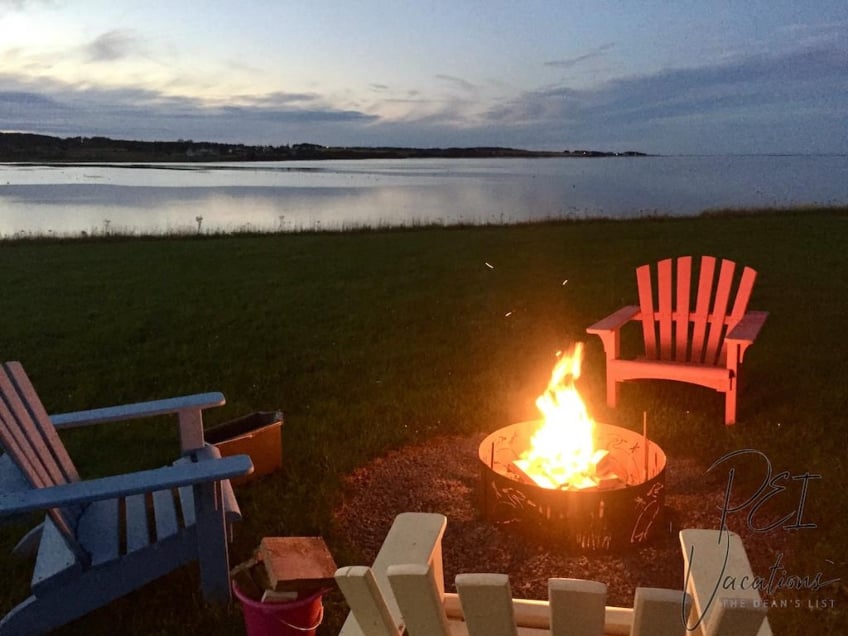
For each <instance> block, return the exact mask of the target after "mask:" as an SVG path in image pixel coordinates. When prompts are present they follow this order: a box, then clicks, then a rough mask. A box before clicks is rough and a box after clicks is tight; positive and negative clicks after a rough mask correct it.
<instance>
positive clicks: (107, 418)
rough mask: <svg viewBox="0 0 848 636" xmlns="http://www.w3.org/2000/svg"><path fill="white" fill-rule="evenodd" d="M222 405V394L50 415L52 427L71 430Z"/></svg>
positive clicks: (202, 394) (191, 396) (203, 394)
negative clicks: (78, 427)
mask: <svg viewBox="0 0 848 636" xmlns="http://www.w3.org/2000/svg"><path fill="white" fill-rule="evenodd" d="M224 404H226V400H225V399H224V396H223V394H221V393H198V394H195V395H186V396H183V397H177V398H168V399H164V400H151V401H149V402H135V403H134V404H122V405H120V406H107V407H105V408H100V409H91V410H89V411H75V412H73V413H59V414H57V415H51V416H50V421H51V422H53V426H55V427H56V428H71V427H74V426H89V425H91V424H102V423H104V422H119V421H121V420H131V419H136V418H142V417H153V416H154V415H169V414H171V413H179V412H180V411H184V410H187V409H191V410H195V409H201V410H203V409H208V408H212V407H215V406H223V405H224Z"/></svg>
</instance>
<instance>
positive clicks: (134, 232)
mask: <svg viewBox="0 0 848 636" xmlns="http://www.w3.org/2000/svg"><path fill="white" fill-rule="evenodd" d="M776 214H779V215H796V216H803V215H819V214H820V215H836V216H848V206H833V205H822V206H818V205H798V206H791V207H757V208H714V209H713V208H711V209H705V210H702V211H701V212H699V213H697V214H694V215H689V216H678V215H672V214H659V213H654V212H647V213H645V214H642V215H640V216H623V217H616V216H581V215H575V214H568V215H564V216H560V217H550V218H543V219H532V220H521V221H512V222H510V221H481V222H478V223H475V222H467V221H466V222H462V223H443V222H439V221H434V222H423V221H415V220H413V221H411V222H409V223H392V222H391V221H389V220H385V221H380V222H378V223H376V224H367V223H348V224H343V225H340V226H331V225H321V224H320V222H316V223H315V224H313V225H304V226H297V225H291V224H282V223H280V224H278V225H277V226H269V227H263V226H260V225H256V224H253V223H244V224H243V225H240V226H237V227H233V228H213V229H208V228H206V227H203V220H204V218H203V216H197V217H196V218H195V225H192V224H189V223H186V224H185V225H184V226H182V227H177V228H169V229H166V230H155V229H154V230H139V229H136V228H132V227H123V226H120V225H116V224H113V223H112V221H111V220H110V219H108V218H107V219H104V220H103V224H102V225H101V226H100V227H93V228H91V229H89V230H78V231H69V232H54V231H53V230H46V231H35V232H34V231H23V230H22V231H18V232H14V233H10V234H4V233H2V232H0V245H9V244H14V243H64V242H74V243H77V242H86V241H91V242H98V241H128V240H140V241H156V240H174V239H191V240H205V239H215V238H227V237H232V238H238V237H241V238H250V237H261V236H275V235H310V234H323V235H333V234H378V233H386V232H416V231H425V230H448V231H450V230H454V231H456V230H465V229H472V228H480V229H484V228H508V227H513V228H518V227H533V226H558V225H570V224H588V223H596V224H597V223H617V224H619V223H620V224H626V223H629V222H638V221H658V222H678V221H686V220H692V219H696V218H711V217H714V218H732V217H769V216H772V215H776Z"/></svg>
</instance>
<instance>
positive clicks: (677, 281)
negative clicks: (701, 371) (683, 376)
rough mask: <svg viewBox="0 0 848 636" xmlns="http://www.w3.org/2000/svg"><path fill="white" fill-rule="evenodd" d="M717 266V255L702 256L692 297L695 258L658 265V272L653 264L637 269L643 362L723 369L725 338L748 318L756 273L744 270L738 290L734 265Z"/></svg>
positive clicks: (679, 259) (722, 262) (725, 348)
mask: <svg viewBox="0 0 848 636" xmlns="http://www.w3.org/2000/svg"><path fill="white" fill-rule="evenodd" d="M717 264H718V259H716V258H715V257H714V256H702V257H701V263H700V268H699V273H698V283H697V288H696V289H695V290H694V291H695V296H694V298H693V297H692V292H693V288H692V283H693V281H692V276H693V268H692V257H691V256H681V257H679V258H677V259H671V258H667V259H664V260H661V261H658V262H657V263H656V272H654V271H652V267H653V265H642V266H640V267H638V268H636V282H637V285H638V289H639V308H640V312H641V314H640V315H641V322H642V336H643V339H644V342H645V358H647V359H648V360H663V361H671V360H674V361H677V362H692V363H696V364H708V365H716V364H724V361H725V360H726V357H727V347H726V345H725V342H724V339H725V336H726V335H727V332H728V331H729V330H730V329H732V328H733V327H734V326H735V325H736V324H737V323H738V322H739V321H740V320H742V318H743V316H744V315H745V312H746V311H747V308H748V300H749V299H750V298H751V292H752V291H753V288H754V281H755V280H756V278H757V272H756V271H755V270H753V269H751V268H750V267H745V268H744V270H743V271H742V275H741V277H740V278H739V283H738V286H736V287H734V285H735V282H734V280H735V278H736V277H735V273H736V263H734V262H733V261H731V260H728V259H722V260H721V266H720V267H719V268H717V267H716V266H717ZM717 270H718V276H716V271H717ZM655 287H656V289H655ZM731 301H732V304H731ZM693 302H694V305H695V306H694V308H693V307H692V303H693Z"/></svg>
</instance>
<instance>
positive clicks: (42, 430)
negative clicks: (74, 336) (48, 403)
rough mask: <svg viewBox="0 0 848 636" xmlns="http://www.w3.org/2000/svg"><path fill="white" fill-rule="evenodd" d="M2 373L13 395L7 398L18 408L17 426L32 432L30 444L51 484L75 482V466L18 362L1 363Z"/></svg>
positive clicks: (76, 475) (4, 390)
mask: <svg viewBox="0 0 848 636" xmlns="http://www.w3.org/2000/svg"><path fill="white" fill-rule="evenodd" d="M3 371H4V372H5V373H4V374H3V375H4V376H6V377H7V378H8V380H9V381H10V384H11V386H12V390H13V393H11V394H8V395H9V396H10V397H13V398H15V399H16V401H17V402H18V404H19V408H20V409H21V411H20V413H21V416H20V419H19V422H20V425H21V426H22V427H25V429H27V430H32V439H33V443H34V444H36V445H37V448H38V452H39V455H40V457H41V460H42V462H43V463H44V465H45V468H47V469H48V470H49V471H50V472H51V474H52V475H55V477H54V481H53V482H52V483H54V484H66V483H70V482H74V481H79V474H78V473H77V469H76V466H74V463H73V461H71V457H70V455H68V451H67V450H66V449H65V445H64V444H63V443H62V440H61V439H59V434H58V433H57V432H56V427H54V426H53V423H52V422H51V421H50V416H49V415H48V414H47V411H46V410H45V408H44V405H43V404H42V403H41V400H40V399H39V397H38V393H36V391H35V387H34V386H33V385H32V382H31V381H30V379H29V377H28V376H27V374H26V371H24V368H23V366H22V365H21V363H20V362H6V363H4V364H3ZM6 386H8V385H4V387H3V393H4V394H6V390H7V389H6Z"/></svg>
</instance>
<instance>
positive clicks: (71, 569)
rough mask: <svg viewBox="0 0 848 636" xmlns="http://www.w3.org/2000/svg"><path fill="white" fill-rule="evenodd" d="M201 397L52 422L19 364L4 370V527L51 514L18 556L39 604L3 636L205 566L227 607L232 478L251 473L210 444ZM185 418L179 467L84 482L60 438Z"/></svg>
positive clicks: (23, 611)
mask: <svg viewBox="0 0 848 636" xmlns="http://www.w3.org/2000/svg"><path fill="white" fill-rule="evenodd" d="M222 404H224V396H223V395H221V394H220V393H205V394H199V395H193V396H187V397H182V398H174V399H168V400H158V401H153V402H142V403H138V404H129V405H124V406H118V407H111V408H103V409H95V410H91V411H82V412H78V413H69V414H64V415H55V416H48V415H47V412H46V411H45V410H44V407H43V405H42V404H41V401H40V400H39V398H38V395H37V394H36V392H35V390H34V388H33V386H32V384H31V382H30V380H29V378H28V377H27V375H26V373H25V371H24V369H23V367H22V366H21V365H20V363H18V362H8V363H4V364H2V365H0V443H2V445H3V450H4V451H5V453H4V454H3V455H2V456H0V518H3V517H9V516H14V515H19V514H20V513H26V512H31V511H37V510H42V511H44V510H46V511H47V516H46V517H45V520H44V522H43V523H42V524H41V525H40V526H38V527H37V528H35V529H34V530H33V531H31V532H30V533H28V534H27V535H26V536H25V537H24V538H23V539H22V540H21V542H19V543H18V545H17V546H16V548H15V551H16V552H19V553H27V552H32V553H36V554H37V556H36V560H35V571H34V574H33V578H32V596H30V597H29V598H27V599H26V600H24V601H23V602H22V603H21V604H20V605H18V606H17V607H15V608H13V609H12V610H11V611H10V612H9V613H8V614H6V616H5V617H4V618H3V619H2V621H0V634H3V635H5V634H33V633H42V632H46V631H48V630H50V629H52V628H55V627H57V626H59V625H62V624H64V623H67V622H69V621H71V620H74V619H76V618H78V617H80V616H83V615H84V614H86V613H88V612H90V611H91V610H93V609H96V608H98V607H100V606H102V605H105V604H107V603H109V602H111V601H112V600H114V599H116V598H119V597H120V596H123V595H125V594H127V593H129V592H131V591H133V590H135V589H137V588H138V587H141V586H142V585H145V584H146V583H148V582H150V581H152V580H154V579H156V578H158V577H160V576H163V575H164V574H167V573H168V572H170V571H172V570H174V569H176V568H177V567H179V566H181V565H183V564H185V563H188V562H191V561H195V560H196V561H198V563H199V565H200V577H201V587H202V590H203V594H204V597H205V598H206V599H207V600H210V601H226V600H228V599H229V598H230V583H229V561H228V554H227V541H228V539H229V538H230V524H231V523H232V522H233V521H235V520H238V519H240V512H239V509H238V504H237V503H236V500H235V497H234V496H233V492H232V488H231V487H230V483H229V481H228V479H229V478H230V477H236V476H238V475H245V474H249V473H250V472H251V471H252V470H253V466H252V464H251V461H250V458H249V457H248V456H246V455H239V456H234V457H226V458H221V456H220V453H218V451H217V449H216V448H215V447H212V446H208V445H205V444H204V442H203V421H202V412H203V410H204V409H207V408H210V407H214V406H221V405H222ZM164 414H177V415H178V418H179V426H180V443H181V445H182V450H183V455H182V457H181V458H180V459H179V460H177V461H176V462H175V463H174V464H172V465H170V466H166V467H163V468H159V469H154V470H143V471H137V472H132V473H126V474H121V475H116V476H110V477H104V478H99V479H91V480H81V479H80V477H79V474H78V473H77V470H76V468H75V467H74V464H73V462H72V461H71V458H70V457H69V456H68V453H67V451H66V450H65V447H64V446H63V444H62V442H61V440H60V439H59V436H58V434H57V429H62V428H67V427H73V426H83V425H88V424H97V423H104V422H113V421H118V420H126V419H134V418H139V417H147V416H154V415H164Z"/></svg>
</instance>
